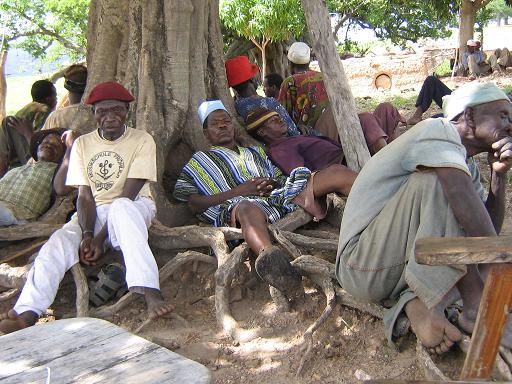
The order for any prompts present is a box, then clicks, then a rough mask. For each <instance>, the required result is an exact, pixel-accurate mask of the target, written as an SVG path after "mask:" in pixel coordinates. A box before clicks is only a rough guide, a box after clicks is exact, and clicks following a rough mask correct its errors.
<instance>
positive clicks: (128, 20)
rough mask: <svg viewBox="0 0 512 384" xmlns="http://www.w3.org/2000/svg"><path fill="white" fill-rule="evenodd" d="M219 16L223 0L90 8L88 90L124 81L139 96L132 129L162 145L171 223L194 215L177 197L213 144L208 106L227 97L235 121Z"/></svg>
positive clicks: (161, 202) (162, 184) (162, 203)
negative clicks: (205, 124) (204, 117)
mask: <svg viewBox="0 0 512 384" xmlns="http://www.w3.org/2000/svg"><path fill="white" fill-rule="evenodd" d="M218 12H219V2H218V0H208V1H205V0H147V1H146V0H131V1H129V0H92V1H91V5H90V11H89V32H88V42H87V65H88V68H89V77H88V85H87V90H86V93H88V92H90V90H91V89H92V87H94V86H95V85H96V84H98V83H99V82H102V81H108V80H116V81H119V82H121V83H122V84H123V85H125V86H126V87H127V88H128V89H129V90H130V91H131V92H132V93H133V95H134V96H135V102H133V103H132V105H131V112H130V116H129V124H130V125H131V126H133V127H136V128H138V129H144V130H146V131H147V132H149V133H150V134H151V135H152V136H153V137H154V139H155V142H156V144H157V166H158V180H159V182H158V183H156V184H155V185H153V187H152V188H153V190H152V192H153V195H154V197H155V201H156V203H157V208H158V215H159V219H160V220H161V221H162V222H163V223H164V224H166V225H181V224H183V223H185V222H187V221H189V220H187V219H190V218H191V214H189V213H188V211H186V209H183V208H176V205H175V204H173V203H172V202H171V201H170V200H169V197H170V196H171V194H172V190H173V188H174V183H175V181H176V178H177V176H178V174H179V172H180V170H181V168H182V167H183V165H184V164H185V163H186V162H187V161H188V160H189V159H190V157H191V155H192V153H193V152H195V151H196V150H199V149H204V148H206V147H207V143H206V140H205V139H204V136H203V132H202V127H201V126H200V123H199V120H198V118H197V107H198V106H199V104H200V102H201V101H204V100H205V99H207V98H218V99H222V100H223V102H224V104H225V105H226V107H227V108H228V110H230V111H231V112H232V116H235V113H234V105H233V100H232V98H231V95H230V94H229V91H228V87H227V80H226V74H225V70H224V63H223V55H222V47H223V43H222V35H221V32H220V21H219V14H218ZM236 129H237V138H238V141H239V142H240V143H241V144H246V143H250V142H251V139H250V138H249V137H248V135H247V134H246V133H245V131H243V130H242V128H241V127H240V126H238V124H236ZM176 209H178V210H181V211H180V214H176Z"/></svg>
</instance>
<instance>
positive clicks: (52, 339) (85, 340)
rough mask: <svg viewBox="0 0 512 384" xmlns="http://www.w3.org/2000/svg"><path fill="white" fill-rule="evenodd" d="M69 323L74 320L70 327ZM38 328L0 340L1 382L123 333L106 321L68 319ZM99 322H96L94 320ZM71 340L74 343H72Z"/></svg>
mask: <svg viewBox="0 0 512 384" xmlns="http://www.w3.org/2000/svg"><path fill="white" fill-rule="evenodd" d="M68 320H74V322H73V323H72V324H67V323H66V322H67V321H68ZM68 320H60V321H54V322H50V323H45V324H41V325H36V326H34V327H30V328H26V329H23V330H21V331H18V332H14V333H10V334H8V335H5V336H1V337H0V365H2V369H1V370H0V382H1V379H2V378H6V377H8V376H11V375H14V374H16V373H19V372H22V371H23V370H26V369H28V368H30V367H33V366H39V365H44V364H45V363H46V362H48V361H51V360H53V359H56V358H58V357H59V356H66V355H68V354H70V353H71V352H73V351H74V350H77V349H80V348H83V347H84V346H88V345H90V344H93V343H97V342H101V341H103V340H106V339H108V338H110V337H113V336H115V335H118V334H121V333H124V332H126V331H124V330H123V329H122V328H119V327H117V326H115V325H114V324H111V323H109V322H107V321H104V320H99V322H96V321H93V322H91V321H90V320H91V319H88V318H80V319H68ZM93 320H96V319H93ZM70 340H72V342H71V343H70Z"/></svg>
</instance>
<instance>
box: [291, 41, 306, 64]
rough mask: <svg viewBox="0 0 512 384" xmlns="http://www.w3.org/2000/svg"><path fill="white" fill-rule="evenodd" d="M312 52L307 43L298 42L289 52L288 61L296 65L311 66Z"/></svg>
mask: <svg viewBox="0 0 512 384" xmlns="http://www.w3.org/2000/svg"><path fill="white" fill-rule="evenodd" d="M310 59H311V50H310V49H309V47H308V45H307V44H306V43H303V42H301V41H297V42H295V43H293V44H292V46H291V47H290V49H289V50H288V60H290V61H291V62H292V63H294V64H309V60H310Z"/></svg>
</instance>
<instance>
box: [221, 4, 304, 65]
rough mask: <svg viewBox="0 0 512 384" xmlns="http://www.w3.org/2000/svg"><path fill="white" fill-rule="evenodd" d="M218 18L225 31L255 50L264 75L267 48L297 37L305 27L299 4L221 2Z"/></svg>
mask: <svg viewBox="0 0 512 384" xmlns="http://www.w3.org/2000/svg"><path fill="white" fill-rule="evenodd" d="M220 18H221V21H222V23H223V24H224V26H225V27H227V28H229V29H230V30H232V31H234V32H235V33H236V34H238V35H239V36H242V37H245V38H246V39H249V40H250V41H252V42H253V44H254V45H255V46H256V47H258V49H259V50H260V51H261V55H262V61H263V73H264V74H265V68H266V62H265V61H266V60H265V48H266V46H267V44H268V43H269V42H271V41H281V40H287V39H289V38H290V37H294V36H299V35H300V34H301V33H302V32H303V31H304V28H305V26H306V22H305V19H304V13H303V12H302V8H301V5H300V1H299V0H280V1H274V0H221V2H220Z"/></svg>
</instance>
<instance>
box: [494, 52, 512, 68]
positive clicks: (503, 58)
mask: <svg viewBox="0 0 512 384" xmlns="http://www.w3.org/2000/svg"><path fill="white" fill-rule="evenodd" d="M489 64H490V66H491V69H492V71H493V72H501V71H503V70H504V69H506V68H509V67H512V55H511V54H510V52H509V50H508V48H503V49H500V48H498V49H497V50H495V51H494V54H492V55H491V56H489Z"/></svg>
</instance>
